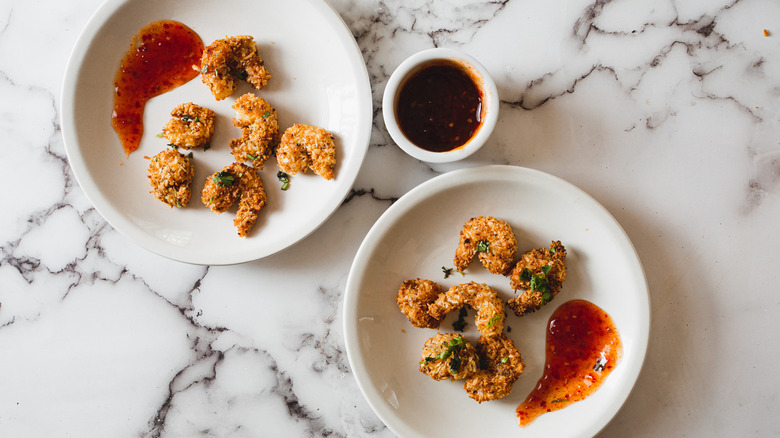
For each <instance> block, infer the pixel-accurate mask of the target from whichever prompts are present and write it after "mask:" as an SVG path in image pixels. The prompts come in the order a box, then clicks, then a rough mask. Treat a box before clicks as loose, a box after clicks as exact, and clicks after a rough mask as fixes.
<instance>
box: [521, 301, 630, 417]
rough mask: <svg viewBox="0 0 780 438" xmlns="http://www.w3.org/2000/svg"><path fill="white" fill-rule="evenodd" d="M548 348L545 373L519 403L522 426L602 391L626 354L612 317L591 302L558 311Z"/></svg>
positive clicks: (567, 305) (566, 305)
mask: <svg viewBox="0 0 780 438" xmlns="http://www.w3.org/2000/svg"><path fill="white" fill-rule="evenodd" d="M546 348H547V355H546V356H547V357H546V360H545V364H544V374H543V375H542V378H541V379H539V382H537V384H536V388H535V389H534V390H533V391H532V392H531V394H529V395H528V398H526V399H525V401H524V402H523V403H522V404H521V405H520V406H518V407H517V411H516V414H517V420H518V422H519V423H520V425H521V426H525V425H527V424H529V423H531V422H532V421H533V420H535V419H536V418H537V417H538V416H540V415H542V414H544V413H546V412H552V411H557V410H558V409H562V408H565V407H566V406H568V405H570V404H572V403H574V402H576V401H580V400H584V399H585V398H586V397H588V396H589V395H591V394H593V393H594V392H596V390H597V389H598V388H599V386H600V385H601V384H602V382H604V379H606V378H607V376H608V375H609V373H610V372H612V370H613V369H614V368H615V366H616V365H617V363H618V361H619V360H620V356H621V354H622V345H621V343H620V335H619V334H618V332H617V329H616V328H615V324H614V323H613V322H612V318H610V317H609V315H608V314H607V313H606V312H604V311H603V310H602V309H601V308H599V307H598V306H596V305H595V304H593V303H591V302H589V301H585V300H573V301H569V302H566V303H564V304H562V305H561V306H560V307H559V308H558V309H556V310H555V312H553V314H552V316H551V317H550V322H549V324H548V327H547V347H546Z"/></svg>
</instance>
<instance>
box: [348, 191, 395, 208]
mask: <svg viewBox="0 0 780 438" xmlns="http://www.w3.org/2000/svg"><path fill="white" fill-rule="evenodd" d="M366 195H368V196H370V197H371V199H373V200H375V201H380V202H389V203H390V204H391V205H392V204H394V203H395V201H397V200H398V197H395V196H391V197H381V196H378V195H377V194H376V192H375V190H374V188H371V189H368V190H366V189H354V188H353V189H352V190H350V192H349V195H347V197H346V198H344V201H343V202H342V203H341V205H345V204H348V203H350V202H351V201H352V200H353V199H354V198H359V197H363V196H366Z"/></svg>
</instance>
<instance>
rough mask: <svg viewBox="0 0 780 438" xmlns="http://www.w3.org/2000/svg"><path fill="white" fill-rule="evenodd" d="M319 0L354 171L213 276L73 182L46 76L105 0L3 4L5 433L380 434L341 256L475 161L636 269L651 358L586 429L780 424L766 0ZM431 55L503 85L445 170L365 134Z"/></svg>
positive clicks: (779, 65) (775, 129)
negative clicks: (347, 335) (352, 79)
mask: <svg viewBox="0 0 780 438" xmlns="http://www.w3.org/2000/svg"><path fill="white" fill-rule="evenodd" d="M330 3H331V5H332V6H333V7H334V8H335V9H336V10H337V11H338V12H339V13H340V14H341V16H342V18H343V19H344V21H345V22H346V24H347V25H348V27H349V28H350V30H351V31H352V33H353V35H354V36H355V38H356V40H357V42H358V45H359V46H360V48H361V50H362V53H363V56H364V59H365V61H366V63H367V66H368V72H369V76H370V79H371V83H372V90H373V101H374V118H373V131H372V135H371V141H370V146H369V150H368V153H367V156H366V158H365V162H364V165H363V168H362V170H361V172H360V174H359V175H358V178H357V181H356V182H355V184H354V187H353V190H352V192H351V194H350V195H349V196H348V197H347V199H346V200H345V202H344V203H343V204H342V206H341V207H340V208H339V209H338V210H337V211H336V212H335V214H334V215H333V216H332V217H331V218H330V219H329V220H328V221H327V222H326V223H325V224H324V225H323V226H322V227H320V228H319V229H318V230H317V231H316V232H314V233H313V234H312V235H310V236H309V237H307V238H306V239H305V240H303V241H302V242H300V243H298V244H297V245H295V246H293V247H292V248H289V249H287V250H285V251H283V252H281V253H278V254H276V255H274V256H271V257H268V258H266V259H263V260H259V261H255V262H250V263H246V264H241V265H236V266H219V267H217V266H211V267H206V266H193V265H188V264H182V263H178V262H174V261H170V260H167V259H165V258H161V257H159V256H157V255H154V254H152V253H149V252H147V251H146V250H143V249H141V248H139V247H137V246H136V245H134V244H133V243H132V242H130V241H129V240H128V239H126V238H125V237H123V236H122V235H120V234H119V233H118V232H117V231H115V230H114V229H113V228H112V227H111V226H110V225H108V224H107V223H106V222H105V221H104V220H103V219H102V217H101V216H100V215H99V214H98V213H97V211H96V210H95V209H94V208H93V207H92V205H91V204H90V202H89V201H88V200H87V198H86V197H85V195H84V193H83V192H82V190H81V189H80V187H79V185H78V184H77V182H76V181H75V179H74V175H73V173H72V171H71V169H70V167H69V165H68V160H67V158H66V154H65V150H64V146H63V140H62V132H61V126H60V121H59V120H60V114H58V108H59V102H60V94H61V92H60V87H61V85H62V80H63V73H64V69H65V65H66V63H67V60H68V56H69V54H70V51H71V49H72V48H73V45H74V44H75V41H76V39H77V37H78V35H79V33H80V31H81V29H82V28H83V27H84V26H85V24H86V23H87V20H88V19H89V17H90V16H91V14H92V13H93V12H95V10H97V8H98V7H99V6H100V0H83V1H78V2H77V1H74V0H68V1H55V0H40V1H36V2H30V1H22V0H6V1H3V2H1V3H0V138H1V140H0V169H2V175H4V179H5V182H6V185H7V187H9V188H10V190H8V191H6V192H5V193H4V195H3V198H4V201H5V204H4V205H5V207H4V208H3V211H2V213H0V352H1V353H0V436H14V437H39V436H47V437H54V436H73V437H84V436H117V437H119V436H150V437H158V436H195V435H203V436H350V437H358V436H371V437H385V436H392V432H391V431H390V430H389V429H387V427H386V426H385V425H384V424H383V423H382V422H381V421H380V420H379V419H378V418H377V417H376V415H375V414H374V413H373V412H372V410H371V408H370V407H369V405H368V404H367V402H366V401H365V399H364V398H363V396H362V395H361V393H360V391H359V389H358V387H357V384H356V382H355V380H354V378H353V375H352V372H351V370H350V367H349V363H348V361H347V357H346V353H345V348H344V339H343V329H342V320H343V315H342V309H341V304H342V298H343V293H344V289H345V283H346V279H347V275H348V272H349V268H350V264H351V263H352V260H353V257H354V255H355V252H356V251H357V248H358V246H359V245H360V243H361V241H362V239H363V237H364V236H365V234H366V233H367V232H368V230H369V229H370V227H371V226H372V224H373V223H374V221H375V220H376V219H377V218H378V217H379V216H380V215H381V214H382V213H383V212H384V211H385V210H386V209H387V208H388V207H389V206H390V205H391V204H392V203H393V202H394V200H396V199H398V198H399V197H401V196H402V195H403V194H404V193H406V192H407V191H409V190H410V189H412V188H413V187H415V186H417V185H418V184H420V183H422V182H424V181H426V180H429V179H430V178H432V177H434V176H436V175H438V174H441V173H443V172H447V171H450V170H453V169H457V168H462V167H470V166H475V165H481V164H511V165H517V166H524V167H529V168H533V169H538V170H542V171H544V172H548V173H551V174H553V175H556V176H559V177H561V178H563V179H565V180H567V181H569V182H571V183H573V184H575V185H576V186H578V187H580V188H582V189H583V190H585V191H586V192H588V193H589V194H590V195H592V196H593V197H594V198H595V199H596V200H597V201H598V202H600V203H601V204H602V205H604V206H605V207H606V208H607V209H608V210H609V211H610V212H611V213H612V214H613V215H614V216H615V218H616V219H617V220H618V221H619V222H620V224H621V225H622V226H623V228H624V229H625V231H626V232H627V234H628V236H629V237H630V239H631V240H632V242H633V243H634V245H635V247H636V250H637V252H638V254H639V256H640V258H641V260H642V262H643V264H644V268H645V272H646V274H647V279H648V283H649V289H650V301H651V308H652V314H651V315H652V318H651V334H650V344H649V349H648V354H647V359H646V361H645V365H644V368H643V370H642V373H641V374H640V376H639V380H638V381H637V383H636V386H635V388H634V391H633V393H632V394H631V395H630V397H629V398H628V400H627V401H626V403H625V405H624V407H623V409H622V410H621V411H620V412H619V413H618V415H617V416H616V417H615V418H614V420H613V421H612V422H611V423H610V424H609V425H608V426H607V427H606V428H605V429H604V430H603V431H602V432H601V434H600V436H604V437H624V436H638V437H645V436H646V437H649V436H770V435H778V434H780V417H779V416H778V415H777V412H778V409H779V408H780V377H778V376H780V374H778V372H777V370H776V368H775V366H776V364H777V363H778V362H780V349H778V341H777V338H778V334H780V318H778V313H779V312H778V311H779V310H780V298H778V297H780V295H779V294H778V292H780V291H779V290H778V284H780V275H779V274H778V273H779V272H780V232H778V230H777V228H778V223H779V222H778V220H779V219H780V61H778V60H780V24H778V23H780V22H778V20H777V17H780V3H778V2H775V1H771V0H725V1H724V0H681V1H669V0H660V1H641V2H629V1H625V0H623V1H619V0H575V1H551V2H529V1H519V0H511V1H510V0H503V1H495V0H492V1H484V2H479V1H473V2H471V1H456V2H452V1H449V0H434V1H422V0H419V1H399V0H366V1H363V0H332V1H331V2H330ZM185 4H186V3H184V2H183V3H182V5H183V6H182V7H185V6H184V5H185ZM765 30H766V31H767V33H768V35H767V34H766V33H765ZM431 47H455V48H459V49H461V50H463V51H465V52H467V53H470V54H472V55H473V56H475V57H476V58H477V59H479V60H480V61H481V62H482V63H483V64H484V65H485V66H486V67H487V69H488V70H489V71H490V72H491V74H492V76H493V77H494V79H495V80H496V82H497V85H498V90H499V94H500V96H501V101H502V103H501V118H500V120H499V122H498V126H497V128H496V131H495V132H494V134H493V135H492V137H491V138H490V140H489V141H488V143H487V144H486V146H485V147H484V148H483V149H482V150H480V151H479V152H478V153H477V154H476V155H474V156H472V157H470V158H469V159H467V160H465V161H463V162H459V163H456V164H447V165H428V164H425V163H422V162H419V161H416V160H414V159H411V158H410V157H408V156H407V155H405V154H404V153H403V152H402V151H401V150H400V149H399V148H398V147H397V146H395V145H394V144H393V143H392V140H391V139H390V137H389V135H388V134H387V132H386V130H385V127H384V124H383V121H382V113H381V95H382V91H383V90H384V86H385V83H386V82H387V79H388V77H389V75H390V74H391V73H392V71H393V69H394V68H395V67H396V66H397V65H398V64H399V63H400V62H401V61H402V60H403V59H404V58H406V57H407V56H409V55H411V54H413V53H415V52H417V51H420V50H423V49H427V48H431ZM20 188H21V189H20ZM323 260H325V261H326V263H323ZM773 339H774V341H773ZM518 436H520V435H519V434H518Z"/></svg>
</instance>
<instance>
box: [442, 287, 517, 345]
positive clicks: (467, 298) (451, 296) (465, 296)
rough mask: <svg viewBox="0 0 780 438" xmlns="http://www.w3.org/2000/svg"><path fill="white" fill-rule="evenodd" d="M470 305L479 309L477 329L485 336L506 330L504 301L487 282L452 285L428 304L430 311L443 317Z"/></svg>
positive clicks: (495, 334) (498, 333)
mask: <svg viewBox="0 0 780 438" xmlns="http://www.w3.org/2000/svg"><path fill="white" fill-rule="evenodd" d="M464 305H469V306H471V307H472V308H474V309H475V310H476V311H477V316H476V324H477V330H479V333H480V334H481V335H483V336H497V335H500V334H501V333H503V331H504V317H505V315H504V301H503V300H502V299H501V297H499V296H498V292H496V291H495V290H493V289H492V288H491V287H490V286H488V285H487V284H484V283H483V284H478V283H476V282H473V281H472V282H470V283H464V284H459V285H456V286H452V287H451V288H450V289H449V290H448V291H447V292H445V293H443V294H441V295H439V297H438V298H437V299H436V301H434V302H433V303H431V304H430V305H429V306H428V313H429V314H430V315H431V316H432V317H433V318H436V319H439V320H441V319H443V318H444V315H446V314H447V313H449V312H451V311H453V310H458V309H460V308H461V307H463V306H464Z"/></svg>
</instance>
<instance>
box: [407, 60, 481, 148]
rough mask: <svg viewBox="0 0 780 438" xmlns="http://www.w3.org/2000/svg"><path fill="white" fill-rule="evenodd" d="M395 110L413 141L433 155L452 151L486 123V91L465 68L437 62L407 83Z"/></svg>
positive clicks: (413, 76)
mask: <svg viewBox="0 0 780 438" xmlns="http://www.w3.org/2000/svg"><path fill="white" fill-rule="evenodd" d="M395 111H396V118H397V119H398V124H399V125H400V128H401V132H403V133H404V135H405V136H406V138H408V139H409V141H411V142H412V143H414V144H416V145H417V146H419V147H421V148H423V149H426V150H429V151H433V152H446V151H451V150H453V149H457V148H458V147H460V146H463V145H464V144H465V143H466V142H467V141H469V140H470V139H471V137H472V136H473V135H474V133H475V132H476V131H477V129H478V128H479V125H480V123H482V91H481V90H480V88H479V86H478V85H477V84H476V83H475V82H474V79H473V78H472V76H471V75H470V74H469V73H468V72H467V71H466V70H465V69H464V68H463V67H462V66H460V65H459V64H457V63H456V62H453V61H437V62H435V63H432V64H430V65H427V66H425V67H423V68H422V69H420V70H418V71H417V72H415V73H413V74H412V75H411V76H410V77H409V78H408V79H407V80H406V82H404V84H403V85H402V86H401V90H400V92H399V94H398V99H397V102H396V107H395Z"/></svg>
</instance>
